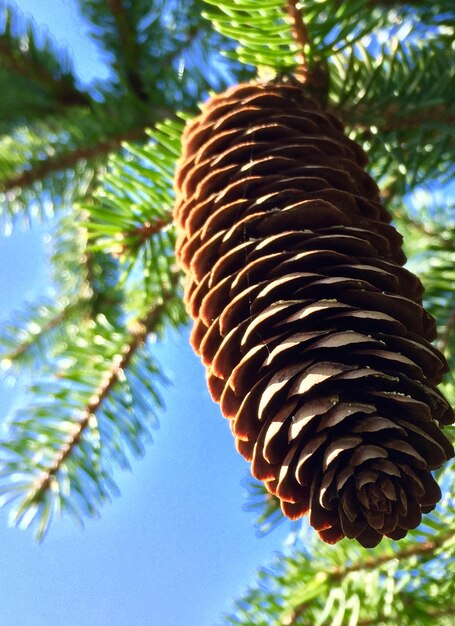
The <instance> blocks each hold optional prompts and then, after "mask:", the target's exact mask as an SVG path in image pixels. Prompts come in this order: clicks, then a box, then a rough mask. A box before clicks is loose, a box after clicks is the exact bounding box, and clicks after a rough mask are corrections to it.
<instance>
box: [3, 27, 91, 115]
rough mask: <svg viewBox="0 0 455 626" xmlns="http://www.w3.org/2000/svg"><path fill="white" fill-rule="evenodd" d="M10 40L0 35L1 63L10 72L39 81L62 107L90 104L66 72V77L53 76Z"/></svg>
mask: <svg viewBox="0 0 455 626" xmlns="http://www.w3.org/2000/svg"><path fill="white" fill-rule="evenodd" d="M9 44H10V41H9V40H8V39H7V38H6V37H4V36H0V57H1V63H2V65H3V66H4V67H6V68H7V69H8V70H9V71H10V72H12V73H14V74H17V75H19V76H24V77H25V78H28V79H29V80H31V81H34V82H35V83H41V84H42V85H43V86H44V87H45V88H46V89H49V90H50V91H51V92H53V94H54V96H55V98H56V101H57V102H58V103H59V104H60V105H62V106H63V107H68V106H76V105H78V106H81V105H82V106H90V104H91V99H90V97H89V96H88V94H86V93H84V92H83V91H80V90H79V89H76V87H75V86H74V84H73V77H72V75H71V74H67V77H68V79H67V80H65V79H64V78H55V76H53V75H52V74H51V73H50V72H49V71H48V70H47V69H46V68H45V67H43V66H42V65H39V64H37V63H34V62H33V59H32V58H30V55H27V54H26V53H24V52H22V51H20V50H19V46H18V47H17V48H12V47H11V46H10V45H9Z"/></svg>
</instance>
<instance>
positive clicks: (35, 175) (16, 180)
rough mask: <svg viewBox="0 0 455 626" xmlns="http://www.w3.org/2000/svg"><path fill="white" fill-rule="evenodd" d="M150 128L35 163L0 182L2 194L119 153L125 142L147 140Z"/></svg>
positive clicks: (140, 128) (132, 131)
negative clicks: (80, 164) (83, 162)
mask: <svg viewBox="0 0 455 626" xmlns="http://www.w3.org/2000/svg"><path fill="white" fill-rule="evenodd" d="M148 126H150V123H149V124H144V125H143V126H140V127H138V128H133V129H131V130H128V131H125V132H123V133H119V134H118V135H114V136H113V137H109V139H104V140H102V141H99V142H98V143H93V144H92V145H90V146H87V147H76V148H75V149H74V150H71V151H69V152H67V153H66V154H58V155H57V156H55V157H50V158H48V159H45V160H44V161H42V162H40V163H35V164H34V165H33V166H32V167H31V168H30V169H28V170H24V171H23V172H20V173H18V174H16V175H14V176H11V177H10V178H6V179H4V180H2V181H0V192H3V193H5V192H8V191H11V190H13V189H16V188H22V187H30V186H31V185H33V184H35V183H37V182H39V181H41V180H44V179H45V178H47V177H48V176H50V175H51V174H55V173H56V172H59V171H61V170H66V169H70V168H73V167H75V166H76V164H77V163H78V162H79V161H87V160H92V159H96V158H100V157H106V156H107V155H108V154H109V153H111V152H115V151H117V150H118V149H119V147H120V146H121V144H122V143H123V142H124V141H137V140H139V139H143V138H145V129H146V128H147V127H148Z"/></svg>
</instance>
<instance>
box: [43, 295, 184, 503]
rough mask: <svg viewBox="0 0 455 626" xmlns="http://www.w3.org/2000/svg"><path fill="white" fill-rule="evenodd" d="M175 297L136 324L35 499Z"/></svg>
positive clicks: (70, 451)
mask: <svg viewBox="0 0 455 626" xmlns="http://www.w3.org/2000/svg"><path fill="white" fill-rule="evenodd" d="M172 297H173V294H172V292H168V293H167V294H164V296H163V301H162V303H161V304H159V305H158V306H156V307H153V309H151V311H150V312H149V313H148V315H146V316H145V318H144V319H142V320H140V321H139V322H138V323H137V325H136V328H135V331H134V332H133V333H132V336H131V341H130V342H129V343H127V344H126V345H125V346H124V348H123V351H122V354H119V355H117V356H116V358H115V359H114V360H113V362H112V366H111V369H110V371H109V374H108V376H107V377H106V379H105V380H104V381H103V382H102V384H101V385H100V387H99V388H98V390H97V391H96V393H95V394H94V396H93V400H91V401H90V402H89V403H88V404H87V406H86V408H85V410H84V412H83V414H82V418H81V419H80V420H79V422H78V424H77V427H76V428H75V430H74V431H73V433H72V436H71V439H70V441H68V443H66V444H65V446H64V447H63V448H62V450H61V451H60V452H59V454H58V455H57V456H56V457H55V459H54V461H53V462H52V463H51V464H50V465H49V466H48V467H47V468H46V469H45V470H43V472H42V474H41V477H40V478H39V479H38V480H37V481H36V483H35V488H34V499H37V500H38V499H39V498H40V495H41V494H42V493H43V492H44V491H45V490H46V489H48V487H49V484H50V482H51V480H52V477H53V476H54V475H55V474H56V473H57V472H58V471H59V470H60V469H61V467H62V466H63V464H64V463H65V461H66V459H67V458H68V457H69V456H70V455H71V453H72V452H73V450H74V448H75V447H76V445H77V444H78V442H79V440H80V438H81V436H82V435H83V433H84V431H85V430H86V428H87V427H88V425H89V423H90V417H91V416H92V415H94V414H95V413H96V412H97V411H98V410H99V409H100V407H101V406H102V404H103V402H104V401H105V399H106V398H107V396H108V395H109V394H110V392H111V390H112V388H113V387H114V385H115V384H116V383H117V381H118V380H119V377H120V376H121V375H122V372H123V370H125V369H126V368H127V367H128V365H129V364H130V362H131V360H132V358H133V357H134V355H135V354H136V352H137V350H138V349H139V348H140V347H141V346H142V345H143V344H144V342H145V340H146V338H147V335H148V334H149V333H150V332H152V330H153V328H154V327H155V326H156V325H157V323H158V322H159V320H160V318H161V315H162V314H163V312H164V309H165V307H166V304H167V303H168V301H169V300H170V299H171V298H172Z"/></svg>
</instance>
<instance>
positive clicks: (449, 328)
mask: <svg viewBox="0 0 455 626" xmlns="http://www.w3.org/2000/svg"><path fill="white" fill-rule="evenodd" d="M454 329H455V309H453V310H452V312H451V314H450V316H449V319H448V320H447V323H446V325H445V328H444V332H443V333H442V334H441V336H440V338H439V342H438V343H439V346H438V347H439V349H440V350H441V352H445V351H446V349H447V347H448V345H449V341H450V338H451V337H452V333H453V331H454Z"/></svg>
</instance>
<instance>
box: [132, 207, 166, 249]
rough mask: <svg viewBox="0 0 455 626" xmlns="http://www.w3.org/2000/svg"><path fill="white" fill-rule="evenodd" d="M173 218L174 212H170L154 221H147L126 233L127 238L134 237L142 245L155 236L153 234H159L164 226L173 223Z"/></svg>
mask: <svg viewBox="0 0 455 626" xmlns="http://www.w3.org/2000/svg"><path fill="white" fill-rule="evenodd" d="M172 219H173V218H172V214H168V215H166V216H165V217H163V218H157V219H156V220H154V221H153V222H146V223H145V224H142V225H141V226H138V227H137V228H135V229H133V230H130V231H129V232H127V233H125V235H124V236H125V239H129V238H130V237H133V238H135V239H136V240H137V241H138V243H139V245H142V244H143V243H145V242H146V241H147V239H150V237H153V235H157V234H158V233H159V232H160V231H162V230H163V228H166V226H169V225H170V224H172ZM127 248H128V246H127V245H126V246H124V249H123V250H122V252H124V251H125V249H127Z"/></svg>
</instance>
